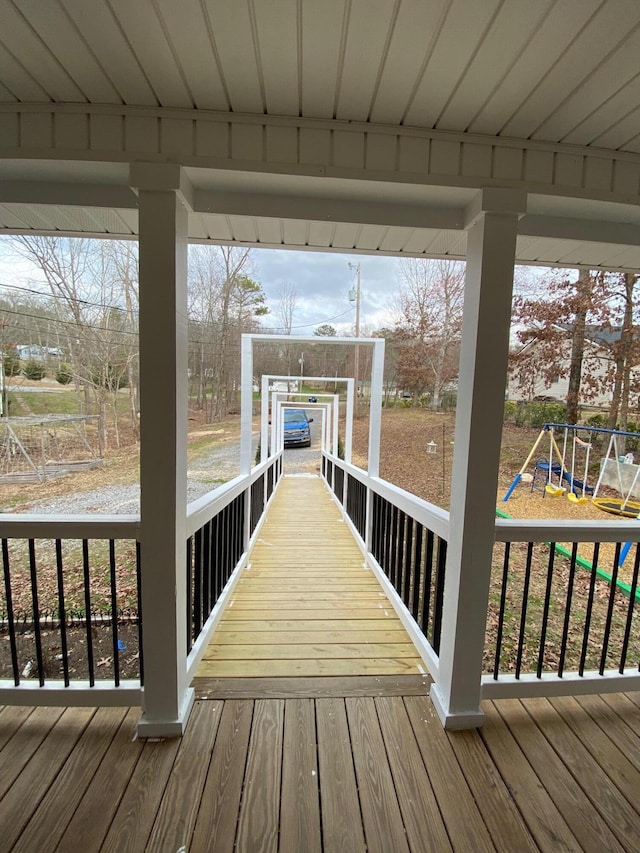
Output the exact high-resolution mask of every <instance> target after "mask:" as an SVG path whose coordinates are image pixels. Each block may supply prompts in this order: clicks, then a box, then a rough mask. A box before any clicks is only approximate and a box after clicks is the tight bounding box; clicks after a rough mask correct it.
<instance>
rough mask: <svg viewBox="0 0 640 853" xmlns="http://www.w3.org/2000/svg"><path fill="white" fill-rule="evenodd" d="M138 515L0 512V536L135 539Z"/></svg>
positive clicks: (1, 537) (13, 537)
mask: <svg viewBox="0 0 640 853" xmlns="http://www.w3.org/2000/svg"><path fill="white" fill-rule="evenodd" d="M139 529H140V516H139V515H36V514H35V513H29V514H26V513H25V514H24V515H17V514H16V515H13V514H10V513H0V539H137V538H138V531H139Z"/></svg>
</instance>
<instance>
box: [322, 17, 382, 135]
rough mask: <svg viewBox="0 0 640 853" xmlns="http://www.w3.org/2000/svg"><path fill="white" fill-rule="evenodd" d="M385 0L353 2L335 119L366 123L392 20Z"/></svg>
mask: <svg viewBox="0 0 640 853" xmlns="http://www.w3.org/2000/svg"><path fill="white" fill-rule="evenodd" d="M393 9H394V4H392V3H389V2H388V0H352V2H351V10H350V15H349V27H348V30H347V38H346V43H345V51H344V60H343V66H342V76H341V80H340V84H339V91H338V102H337V105H336V117H337V118H339V119H348V120H350V121H367V119H368V118H369V110H370V105H371V102H372V100H373V98H374V96H375V94H376V93H375V87H376V82H377V79H378V75H379V72H380V68H381V63H382V61H383V60H384V49H385V46H386V43H387V40H388V37H389V32H390V27H391V24H392V19H393Z"/></svg>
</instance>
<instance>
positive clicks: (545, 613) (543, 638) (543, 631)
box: [536, 542, 556, 678]
mask: <svg viewBox="0 0 640 853" xmlns="http://www.w3.org/2000/svg"><path fill="white" fill-rule="evenodd" d="M555 553H556V543H555V542H551V543H550V544H549V562H548V564H547V585H546V588H545V593H544V607H543V610H542V626H541V628H540V649H539V652H538V668H537V670H536V674H537V676H538V678H542V670H543V667H544V647H545V645H546V642H547V628H548V625H549V607H550V605H551V587H552V584H553V564H554V559H555Z"/></svg>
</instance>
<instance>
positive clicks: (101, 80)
mask: <svg viewBox="0 0 640 853" xmlns="http://www.w3.org/2000/svg"><path fill="white" fill-rule="evenodd" d="M15 2H16V5H17V6H18V8H19V9H20V11H21V12H22V14H23V15H24V17H25V18H26V20H27V21H28V22H29V24H30V25H31V27H32V28H33V30H34V31H35V32H36V33H37V34H38V35H39V36H40V38H41V39H42V41H43V42H44V43H45V44H46V45H47V47H48V48H49V50H50V51H51V52H52V53H53V55H54V56H55V57H57V58H59V59H61V60H62V61H63V62H64V68H65V71H66V72H67V73H68V74H69V76H70V77H71V78H72V79H73V80H74V81H75V83H76V85H77V86H78V88H79V89H80V90H81V91H82V93H83V94H84V95H85V96H86V99H87V100H88V101H89V103H94V104H95V103H98V104H120V103H122V98H121V97H120V95H119V93H118V91H117V90H116V88H115V87H114V85H113V83H112V82H111V80H110V79H109V77H108V76H107V75H106V74H105V71H104V69H103V68H102V66H101V65H100V63H99V62H98V61H97V60H96V57H95V55H94V54H93V52H92V51H91V50H90V49H89V47H88V46H87V43H86V41H85V40H84V38H83V37H82V35H81V34H80V33H79V32H78V30H77V29H76V27H75V26H73V24H72V23H71V21H70V20H69V17H68V16H67V14H66V13H65V11H64V9H63V8H61V7H60V5H58V4H57V3H53V2H50V3H33V2H28V0H15Z"/></svg>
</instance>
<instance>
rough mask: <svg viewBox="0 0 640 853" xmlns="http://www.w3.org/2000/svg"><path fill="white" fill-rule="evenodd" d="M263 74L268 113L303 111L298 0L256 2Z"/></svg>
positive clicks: (294, 114)
mask: <svg viewBox="0 0 640 853" xmlns="http://www.w3.org/2000/svg"><path fill="white" fill-rule="evenodd" d="M255 16H256V25H257V31H258V44H259V49H260V62H261V66H262V78H263V80H264V91H265V98H266V102H267V113H268V114H269V115H283V116H297V115H299V113H300V86H301V81H300V72H299V68H298V55H299V44H298V3H297V0H270V2H269V3H256V4H255Z"/></svg>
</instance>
